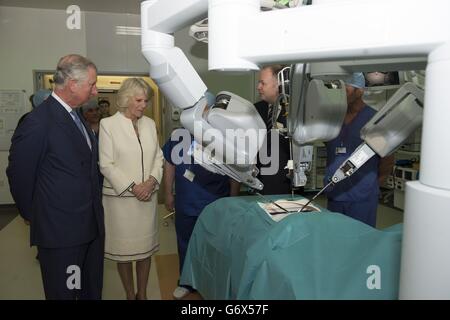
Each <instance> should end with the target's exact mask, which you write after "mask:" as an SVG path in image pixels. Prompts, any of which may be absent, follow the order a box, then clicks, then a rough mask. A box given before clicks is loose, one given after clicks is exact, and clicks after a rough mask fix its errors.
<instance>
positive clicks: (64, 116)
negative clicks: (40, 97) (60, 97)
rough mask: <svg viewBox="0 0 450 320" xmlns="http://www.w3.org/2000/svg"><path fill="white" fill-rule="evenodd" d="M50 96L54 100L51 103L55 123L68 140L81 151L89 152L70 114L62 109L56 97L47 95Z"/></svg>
mask: <svg viewBox="0 0 450 320" xmlns="http://www.w3.org/2000/svg"><path fill="white" fill-rule="evenodd" d="M50 98H51V99H53V101H54V103H52V111H53V115H54V116H55V121H56V123H57V124H58V125H59V126H60V127H61V129H63V131H64V132H65V133H66V134H67V136H68V137H69V138H70V140H72V142H73V143H74V144H75V146H76V147H77V148H78V149H79V150H80V151H81V152H89V153H91V150H90V149H89V146H88V144H87V141H86V139H85V138H84V137H83V134H82V133H81V132H80V130H79V129H78V127H77V125H76V124H75V122H74V120H73V118H72V116H71V115H70V114H69V113H68V112H67V110H66V109H64V107H63V106H62V105H61V104H60V103H59V102H58V101H56V99H54V98H53V97H51V96H50V97H49V99H50ZM88 134H89V131H88ZM91 141H92V139H91Z"/></svg>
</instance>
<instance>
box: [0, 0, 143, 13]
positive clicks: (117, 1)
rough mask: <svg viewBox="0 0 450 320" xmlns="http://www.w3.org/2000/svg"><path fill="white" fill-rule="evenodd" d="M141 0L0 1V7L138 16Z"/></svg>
mask: <svg viewBox="0 0 450 320" xmlns="http://www.w3.org/2000/svg"><path fill="white" fill-rule="evenodd" d="M141 2H142V0H0V6H5V7H23V8H41V9H59V10H65V9H66V8H67V7H68V6H70V5H73V4H75V5H78V6H79V7H80V9H81V11H100V12H115V13H133V14H139V13H140V7H141V5H140V4H141Z"/></svg>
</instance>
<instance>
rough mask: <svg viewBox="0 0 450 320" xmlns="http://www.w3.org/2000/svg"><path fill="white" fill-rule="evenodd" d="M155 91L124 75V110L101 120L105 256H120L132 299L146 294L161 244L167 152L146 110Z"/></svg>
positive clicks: (120, 94) (119, 102)
mask: <svg viewBox="0 0 450 320" xmlns="http://www.w3.org/2000/svg"><path fill="white" fill-rule="evenodd" d="M152 94H153V92H152V90H151V88H150V87H149V85H148V84H147V83H146V82H145V81H144V80H142V79H140V78H129V79H127V80H125V81H124V82H123V84H122V86H121V88H120V89H119V92H118V99H117V107H118V109H119V111H118V112H117V113H116V114H114V115H113V116H111V117H108V118H104V119H102V120H101V121H100V133H99V159H100V170H101V172H102V174H103V175H104V177H105V179H104V182H103V207H104V209H105V257H106V258H108V259H111V260H114V261H116V262H117V269H118V272H119V275H120V279H121V280H122V284H123V286H124V289H125V292H126V296H127V299H130V300H131V299H147V293H146V289H147V283H148V276H149V272H150V265H151V256H152V255H153V254H154V253H155V252H156V251H158V249H159V239H158V222H157V214H156V205H157V203H158V200H157V192H156V191H157V190H158V188H159V184H160V182H161V178H162V173H163V155H162V152H161V149H160V147H159V144H158V137H157V133H156V127H155V123H154V121H153V120H152V119H150V118H148V117H146V116H144V110H145V108H147V106H148V103H149V100H150V98H151V96H152ZM133 261H135V262H136V276H137V293H135V289H134V280H133V265H132V263H133Z"/></svg>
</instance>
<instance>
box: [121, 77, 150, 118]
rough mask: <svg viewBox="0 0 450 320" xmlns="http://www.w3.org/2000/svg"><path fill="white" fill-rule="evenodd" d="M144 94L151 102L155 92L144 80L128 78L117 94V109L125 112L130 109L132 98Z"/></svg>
mask: <svg viewBox="0 0 450 320" xmlns="http://www.w3.org/2000/svg"><path fill="white" fill-rule="evenodd" d="M141 93H143V94H144V95H145V96H146V97H147V98H148V99H149V100H150V98H151V97H152V96H153V90H152V88H150V86H149V85H148V83H147V82H145V81H144V80H143V79H142V78H128V79H126V80H125V81H124V82H123V83H122V86H121V87H120V89H119V92H118V93H117V100H116V104H117V108H118V109H119V111H121V112H123V111H125V110H126V109H127V108H128V102H129V101H130V99H131V98H133V97H135V96H136V95H138V94H141Z"/></svg>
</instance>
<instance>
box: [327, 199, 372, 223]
mask: <svg viewBox="0 0 450 320" xmlns="http://www.w3.org/2000/svg"><path fill="white" fill-rule="evenodd" d="M377 207H378V197H372V198H370V199H369V200H366V201H355V202H353V201H333V200H330V199H328V206H327V209H328V210H330V211H334V212H340V213H342V214H345V215H346V216H348V217H351V218H353V219H356V220H359V221H361V222H364V223H366V224H368V225H369V226H372V227H374V228H375V225H376V222H377Z"/></svg>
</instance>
